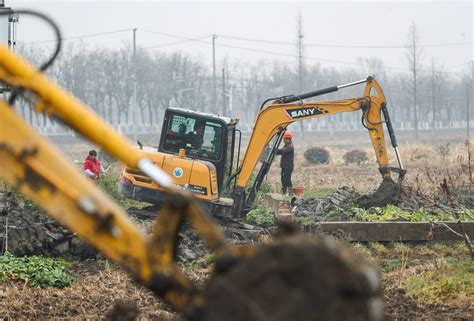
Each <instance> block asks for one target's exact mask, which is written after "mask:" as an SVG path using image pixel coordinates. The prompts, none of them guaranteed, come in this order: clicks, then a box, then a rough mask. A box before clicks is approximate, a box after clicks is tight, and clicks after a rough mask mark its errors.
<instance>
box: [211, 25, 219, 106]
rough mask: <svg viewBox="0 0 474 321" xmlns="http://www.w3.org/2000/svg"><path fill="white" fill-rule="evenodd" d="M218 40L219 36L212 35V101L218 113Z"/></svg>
mask: <svg viewBox="0 0 474 321" xmlns="http://www.w3.org/2000/svg"><path fill="white" fill-rule="evenodd" d="M216 38H217V35H216V34H213V35H212V75H213V76H212V93H213V95H212V97H213V98H212V99H213V105H214V112H215V113H218V110H217V87H216V86H217V85H216Z"/></svg>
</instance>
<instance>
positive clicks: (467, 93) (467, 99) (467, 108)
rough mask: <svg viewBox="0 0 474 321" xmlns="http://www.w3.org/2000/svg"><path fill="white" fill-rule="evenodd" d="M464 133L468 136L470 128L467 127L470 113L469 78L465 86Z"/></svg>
mask: <svg viewBox="0 0 474 321" xmlns="http://www.w3.org/2000/svg"><path fill="white" fill-rule="evenodd" d="M466 89H467V90H466V135H467V139H469V138H470V133H469V132H470V128H469V122H470V118H471V117H470V113H469V91H470V84H469V80H468V81H467V88H466Z"/></svg>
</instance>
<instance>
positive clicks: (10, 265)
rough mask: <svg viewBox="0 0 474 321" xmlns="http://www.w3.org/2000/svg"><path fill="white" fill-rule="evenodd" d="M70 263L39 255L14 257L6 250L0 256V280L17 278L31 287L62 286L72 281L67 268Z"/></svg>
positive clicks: (68, 284)
mask: <svg viewBox="0 0 474 321" xmlns="http://www.w3.org/2000/svg"><path fill="white" fill-rule="evenodd" d="M71 265H72V263H70V262H67V261H64V260H62V259H59V258H47V257H41V256H30V257H16V256H14V255H13V254H11V253H9V252H6V253H5V254H4V255H2V256H0V280H7V279H10V280H19V281H24V282H27V284H29V285H30V286H32V287H42V288H48V287H55V288H64V287H67V286H70V285H71V284H72V282H73V278H72V276H71V275H70V274H69V273H68V271H67V270H68V268H69V267H71Z"/></svg>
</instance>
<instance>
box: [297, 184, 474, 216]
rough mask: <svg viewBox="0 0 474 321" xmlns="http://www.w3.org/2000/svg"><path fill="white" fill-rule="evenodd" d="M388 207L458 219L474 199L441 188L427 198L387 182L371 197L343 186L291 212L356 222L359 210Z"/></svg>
mask: <svg viewBox="0 0 474 321" xmlns="http://www.w3.org/2000/svg"><path fill="white" fill-rule="evenodd" d="M389 204H392V205H396V206H397V207H399V208H400V209H401V210H404V211H409V212H414V211H417V210H420V209H425V210H428V211H429V212H430V213H432V214H435V215H436V214H439V213H449V214H453V215H454V216H455V215H456V213H465V211H463V208H474V196H472V195H470V194H466V193H462V192H457V193H449V194H447V193H446V192H443V191H442V190H441V188H440V191H436V192H435V193H433V194H432V195H426V194H424V193H422V192H421V191H419V190H415V189H413V188H411V187H410V186H403V188H402V189H400V187H399V186H398V184H396V183H394V182H393V181H385V182H383V183H382V184H381V185H380V187H379V188H378V189H377V190H375V191H373V192H371V193H368V194H360V193H358V192H357V191H356V190H355V189H354V188H353V187H349V186H343V187H340V188H338V189H337V190H336V191H335V192H334V193H332V194H330V195H329V196H327V197H320V198H299V199H295V200H294V202H293V204H292V208H293V209H292V213H293V214H294V215H295V216H305V217H310V218H311V219H313V220H314V221H316V222H330V221H354V220H357V217H356V216H357V212H358V211H357V209H362V210H366V209H370V208H383V207H385V206H386V205H389Z"/></svg>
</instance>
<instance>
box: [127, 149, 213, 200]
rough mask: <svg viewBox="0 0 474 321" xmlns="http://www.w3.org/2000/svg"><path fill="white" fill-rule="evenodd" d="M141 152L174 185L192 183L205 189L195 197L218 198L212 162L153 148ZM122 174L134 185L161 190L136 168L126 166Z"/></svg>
mask: <svg viewBox="0 0 474 321" xmlns="http://www.w3.org/2000/svg"><path fill="white" fill-rule="evenodd" d="M142 153H143V154H144V156H146V157H147V158H148V159H150V160H151V161H152V162H153V163H155V164H156V165H157V166H159V167H160V168H162V169H163V170H164V171H165V172H166V173H168V174H169V175H170V176H171V178H172V179H173V183H175V184H176V185H179V186H181V187H187V186H189V185H194V186H198V187H200V190H204V191H206V193H205V194H200V193H195V197H196V198H199V199H202V200H206V201H212V200H217V199H218V197H219V194H218V191H217V174H216V168H215V166H214V165H213V164H212V163H210V162H206V161H202V160H194V159H190V158H186V157H180V156H179V155H170V154H165V153H160V152H156V151H155V149H153V148H146V147H145V148H144V149H143V151H142ZM122 174H123V176H124V177H125V178H127V179H129V180H131V181H132V183H133V184H134V185H136V186H139V187H147V188H153V189H160V190H161V188H160V187H159V186H158V185H157V184H156V183H155V182H153V181H152V180H151V179H150V178H148V177H147V176H146V175H145V174H144V173H142V172H140V170H138V169H131V168H128V167H127V168H125V170H124V171H123V173H122Z"/></svg>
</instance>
